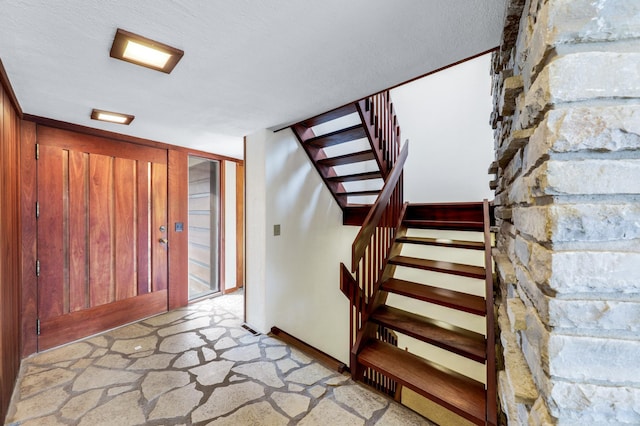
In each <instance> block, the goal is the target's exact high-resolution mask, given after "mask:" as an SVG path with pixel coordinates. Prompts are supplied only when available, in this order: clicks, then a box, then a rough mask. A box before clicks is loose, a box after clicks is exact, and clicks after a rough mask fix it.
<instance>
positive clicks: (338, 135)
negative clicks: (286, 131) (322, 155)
mask: <svg viewBox="0 0 640 426" xmlns="http://www.w3.org/2000/svg"><path fill="white" fill-rule="evenodd" d="M366 137H367V133H366V132H365V130H364V127H362V124H356V125H355V126H351V127H347V128H344V129H340V130H336V131H333V132H331V133H327V134H325V135H321V136H316V137H315V138H311V139H309V140H308V141H307V145H311V146H314V147H316V148H326V147H328V146H334V145H338V144H341V143H346V142H351V141H354V140H357V139H363V138H366Z"/></svg>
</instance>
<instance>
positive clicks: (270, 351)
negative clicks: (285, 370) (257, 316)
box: [263, 341, 287, 359]
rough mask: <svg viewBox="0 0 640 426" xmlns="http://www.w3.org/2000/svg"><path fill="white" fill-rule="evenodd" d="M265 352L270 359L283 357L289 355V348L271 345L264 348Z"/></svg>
mask: <svg viewBox="0 0 640 426" xmlns="http://www.w3.org/2000/svg"><path fill="white" fill-rule="evenodd" d="M263 343H264V341H263ZM264 353H265V354H266V356H267V358H269V359H281V358H284V357H285V356H287V348H285V347H284V346H274V347H269V348H266V349H265V350H264Z"/></svg>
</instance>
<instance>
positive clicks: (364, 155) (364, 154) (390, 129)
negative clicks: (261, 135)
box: [291, 91, 400, 225]
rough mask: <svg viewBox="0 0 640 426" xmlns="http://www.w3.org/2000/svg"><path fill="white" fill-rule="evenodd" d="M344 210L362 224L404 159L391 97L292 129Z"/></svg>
mask: <svg viewBox="0 0 640 426" xmlns="http://www.w3.org/2000/svg"><path fill="white" fill-rule="evenodd" d="M291 128H292V130H293V132H294V133H295V135H296V137H297V138H298V140H299V141H300V144H301V145H302V147H303V148H304V150H305V152H306V153H307V155H308V156H309V159H310V160H311V162H312V163H313V164H314V166H315V167H316V169H317V170H318V173H319V174H320V176H321V177H322V179H323V180H324V182H325V184H326V185H327V187H328V188H329V190H330V191H331V194H332V195H333V197H334V198H335V200H336V202H337V203H338V205H339V206H340V208H341V209H342V211H343V222H344V224H345V225H362V223H363V220H364V218H365V217H366V215H367V213H368V212H369V210H370V208H371V206H372V205H373V203H374V202H375V200H376V197H377V196H378V194H379V193H380V190H381V189H382V186H383V185H384V181H385V180H386V178H387V176H388V175H389V173H390V171H391V169H392V167H393V165H394V164H395V161H396V159H397V156H398V154H399V143H398V141H399V140H400V127H399V126H398V122H397V118H396V116H395V112H394V110H393V105H392V103H391V100H390V97H389V92H388V91H387V92H382V93H379V94H377V95H374V96H371V97H368V98H366V99H363V100H361V101H358V102H354V103H351V104H348V105H345V106H342V107H340V108H336V109H334V110H332V111H329V112H327V113H324V114H321V115H318V116H316V117H312V118H309V119H307V120H304V121H301V122H299V123H297V124H294V125H293V126H291Z"/></svg>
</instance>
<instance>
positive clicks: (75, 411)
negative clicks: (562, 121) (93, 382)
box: [60, 389, 103, 420]
mask: <svg viewBox="0 0 640 426" xmlns="http://www.w3.org/2000/svg"><path fill="white" fill-rule="evenodd" d="M102 392H103V390H102V389H94V390H90V391H88V392H83V393H81V394H80V395H78V396H76V397H73V398H71V399H70V400H69V401H68V402H67V403H66V404H65V405H64V407H62V409H61V410H60V414H61V415H62V417H64V418H66V419H71V420H78V419H79V418H80V417H82V416H84V415H85V414H86V413H87V412H88V411H89V410H91V409H92V408H93V407H95V406H96V404H98V401H99V400H100V397H101V396H102Z"/></svg>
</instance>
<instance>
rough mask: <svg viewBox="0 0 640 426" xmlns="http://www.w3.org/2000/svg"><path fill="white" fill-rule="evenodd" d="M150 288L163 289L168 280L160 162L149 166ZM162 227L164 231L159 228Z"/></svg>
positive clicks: (164, 178) (164, 194)
mask: <svg viewBox="0 0 640 426" xmlns="http://www.w3.org/2000/svg"><path fill="white" fill-rule="evenodd" d="M151 199H152V200H153V203H152V205H151V235H152V237H151V265H152V266H151V277H152V279H151V288H152V290H153V291H157V290H165V289H166V288H167V280H168V273H169V270H168V262H167V256H168V254H167V251H168V246H167V244H162V243H161V242H160V240H162V239H167V240H168V235H169V232H168V223H167V167H166V166H165V165H162V164H153V165H152V166H151ZM161 227H164V229H165V230H164V231H162V230H161Z"/></svg>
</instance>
